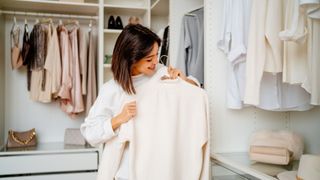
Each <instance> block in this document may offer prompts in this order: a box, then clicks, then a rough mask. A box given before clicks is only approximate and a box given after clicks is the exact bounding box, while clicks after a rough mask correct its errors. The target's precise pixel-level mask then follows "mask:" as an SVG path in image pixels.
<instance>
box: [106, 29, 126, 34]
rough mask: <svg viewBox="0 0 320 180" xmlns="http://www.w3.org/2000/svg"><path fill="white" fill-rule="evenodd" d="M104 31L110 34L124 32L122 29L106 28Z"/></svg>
mask: <svg viewBox="0 0 320 180" xmlns="http://www.w3.org/2000/svg"><path fill="white" fill-rule="evenodd" d="M103 32H104V33H109V34H118V35H119V34H120V33H121V32H122V30H121V29H104V30H103Z"/></svg>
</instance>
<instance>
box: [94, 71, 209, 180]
mask: <svg viewBox="0 0 320 180" xmlns="http://www.w3.org/2000/svg"><path fill="white" fill-rule="evenodd" d="M164 74H167V69H166V68H162V69H160V70H159V71H158V72H157V73H156V74H155V75H154V76H153V77H152V78H151V80H149V81H148V82H147V83H144V84H143V85H141V86H139V87H138V88H137V89H136V90H137V95H136V97H134V99H136V100H137V106H138V113H137V114H139V115H138V116H137V117H136V118H135V120H133V121H129V122H128V123H126V124H124V125H122V126H121V128H120V131H119V135H118V136H116V137H115V138H114V139H111V140H110V141H108V142H107V143H106V146H105V149H104V154H103V158H102V162H101V165H100V167H99V171H98V179H101V180H102V179H104V180H112V179H113V178H114V175H115V172H116V170H117V168H118V164H119V163H120V161H121V156H122V152H123V149H124V146H125V142H126V141H129V143H130V148H129V153H130V161H129V163H130V166H129V167H130V171H129V172H130V178H129V179H131V180H136V179H139V180H144V179H154V180H157V179H167V180H173V179H197V180H198V179H210V177H209V144H208V143H209V139H208V138H209V126H208V122H209V121H208V114H207V113H208V111H207V105H208V104H207V97H206V94H205V92H204V91H203V90H202V89H200V88H197V87H195V86H192V85H190V84H189V83H187V82H185V81H182V80H180V79H176V80H167V81H159V80H160V77H161V76H162V75H164ZM155 87H158V88H155ZM177 87H178V88H177ZM150 88H151V89H153V90H152V91H150ZM154 89H158V91H157V90H156V91H154ZM131 98H132V97H131ZM127 99H130V97H127ZM150 105H151V106H150ZM144 107H145V108H148V111H145V110H143V109H145V108H144ZM139 109H140V111H141V112H140V111H139ZM161 109H162V110H161ZM164 111H165V113H163V112H164ZM154 113H156V114H154ZM151 116H152V118H150V117H151ZM138 122H139V123H138ZM164 131H165V132H166V133H163V132H164ZM192 132H194V133H192ZM146 134H148V135H146ZM173 137H174V138H173ZM154 142H156V144H154ZM177 142H178V143H177ZM181 151H183V152H184V153H181ZM150 161H151V162H152V163H150ZM163 167H166V168H163Z"/></svg>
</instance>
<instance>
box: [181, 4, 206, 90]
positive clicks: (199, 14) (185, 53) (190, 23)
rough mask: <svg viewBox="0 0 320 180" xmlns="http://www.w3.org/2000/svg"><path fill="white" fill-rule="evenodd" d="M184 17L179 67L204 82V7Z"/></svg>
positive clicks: (201, 82)
mask: <svg viewBox="0 0 320 180" xmlns="http://www.w3.org/2000/svg"><path fill="white" fill-rule="evenodd" d="M192 14H193V16H184V17H183V19H182V26H181V35H180V43H179V51H178V52H179V53H178V60H177V68H178V69H180V70H181V71H182V72H183V73H184V74H186V75H187V76H189V75H191V76H193V77H195V78H197V79H198V81H199V82H200V84H203V83H204V72H203V71H204V70H203V68H204V31H203V8H201V9H199V10H197V11H194V12H192Z"/></svg>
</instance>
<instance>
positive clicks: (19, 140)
mask: <svg viewBox="0 0 320 180" xmlns="http://www.w3.org/2000/svg"><path fill="white" fill-rule="evenodd" d="M9 132H10V136H11V137H12V139H13V140H14V141H15V142H16V143H19V144H22V145H26V144H28V143H29V142H30V141H31V140H32V139H33V138H34V137H35V135H36V132H34V131H33V132H32V133H31V134H30V135H29V137H28V139H26V140H21V139H20V138H19V137H17V136H16V135H15V132H13V131H12V130H10V131H9Z"/></svg>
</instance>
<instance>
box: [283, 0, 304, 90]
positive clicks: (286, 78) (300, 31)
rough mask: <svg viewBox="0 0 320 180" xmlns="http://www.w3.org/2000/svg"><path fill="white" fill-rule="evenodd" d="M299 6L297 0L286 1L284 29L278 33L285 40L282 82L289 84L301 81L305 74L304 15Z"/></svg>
mask: <svg viewBox="0 0 320 180" xmlns="http://www.w3.org/2000/svg"><path fill="white" fill-rule="evenodd" d="M299 7H300V6H299V0H289V1H287V6H286V8H285V12H286V16H285V26H284V29H285V30H284V31H282V32H280V33H279V37H280V39H282V40H285V41H284V57H283V82H285V83H290V84H301V83H303V82H304V81H305V80H306V75H307V41H306V34H307V31H306V28H305V27H304V24H305V21H306V15H305V12H304V11H303V9H302V8H299Z"/></svg>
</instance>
